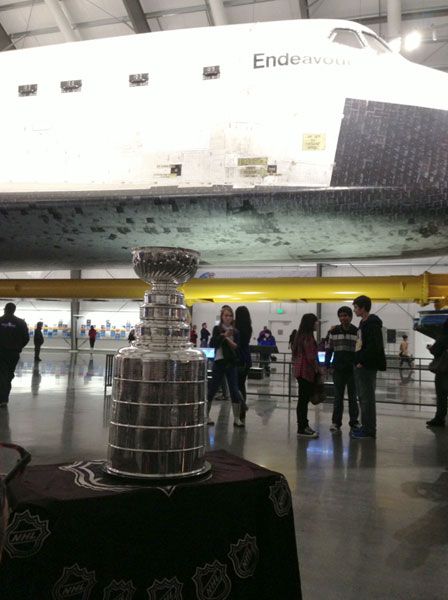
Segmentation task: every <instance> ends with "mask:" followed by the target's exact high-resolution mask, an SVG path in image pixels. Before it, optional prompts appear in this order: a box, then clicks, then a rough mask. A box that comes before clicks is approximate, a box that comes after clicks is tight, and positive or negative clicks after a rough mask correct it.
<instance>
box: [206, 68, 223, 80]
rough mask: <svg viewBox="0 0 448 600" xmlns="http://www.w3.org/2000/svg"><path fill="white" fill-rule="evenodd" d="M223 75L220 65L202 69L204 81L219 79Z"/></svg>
mask: <svg viewBox="0 0 448 600" xmlns="http://www.w3.org/2000/svg"><path fill="white" fill-rule="evenodd" d="M220 75H221V69H220V68H219V65H215V66H213V67H204V68H203V69H202V79H219V77H220Z"/></svg>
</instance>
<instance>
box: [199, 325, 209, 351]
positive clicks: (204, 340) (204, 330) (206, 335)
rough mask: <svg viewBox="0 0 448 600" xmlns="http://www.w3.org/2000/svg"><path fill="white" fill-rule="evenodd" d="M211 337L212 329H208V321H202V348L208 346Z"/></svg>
mask: <svg viewBox="0 0 448 600" xmlns="http://www.w3.org/2000/svg"><path fill="white" fill-rule="evenodd" d="M209 337H210V331H209V330H208V329H207V323H202V328H201V337H200V340H201V342H200V344H201V348H207V346H208V338H209Z"/></svg>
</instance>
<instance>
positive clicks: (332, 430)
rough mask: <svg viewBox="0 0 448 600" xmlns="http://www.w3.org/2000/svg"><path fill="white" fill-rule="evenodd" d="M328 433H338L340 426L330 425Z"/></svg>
mask: <svg viewBox="0 0 448 600" xmlns="http://www.w3.org/2000/svg"><path fill="white" fill-rule="evenodd" d="M330 431H331V433H340V431H341V426H340V425H336V423H332V424H331V425H330Z"/></svg>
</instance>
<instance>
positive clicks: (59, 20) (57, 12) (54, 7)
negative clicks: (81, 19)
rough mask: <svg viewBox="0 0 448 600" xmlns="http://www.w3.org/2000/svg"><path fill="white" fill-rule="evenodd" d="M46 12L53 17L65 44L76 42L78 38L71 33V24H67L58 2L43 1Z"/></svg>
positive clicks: (55, 0)
mask: <svg viewBox="0 0 448 600" xmlns="http://www.w3.org/2000/svg"><path fill="white" fill-rule="evenodd" d="M45 4H46V5H47V8H48V10H49V11H50V12H51V14H52V15H53V18H54V20H55V21H56V24H57V26H58V27H59V29H60V31H61V33H62V34H63V36H64V38H65V41H66V42H77V41H78V37H77V35H76V33H75V32H74V31H73V28H72V25H71V23H69V21H68V19H67V17H66V16H65V13H64V11H63V10H62V7H61V5H60V3H59V0H45Z"/></svg>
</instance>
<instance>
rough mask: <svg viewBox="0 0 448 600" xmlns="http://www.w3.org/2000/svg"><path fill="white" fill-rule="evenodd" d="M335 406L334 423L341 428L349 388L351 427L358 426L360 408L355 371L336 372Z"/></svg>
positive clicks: (334, 375)
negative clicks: (345, 398) (345, 394)
mask: <svg viewBox="0 0 448 600" xmlns="http://www.w3.org/2000/svg"><path fill="white" fill-rule="evenodd" d="M333 383H334V404H333V418H332V419H331V420H332V422H333V423H334V424H335V425H337V426H338V427H340V426H341V425H342V415H343V414H344V393H345V388H347V394H348V412H349V415H350V421H349V425H350V427H354V426H355V425H357V424H358V416H359V407H358V401H357V399H356V387H355V377H354V374H353V369H343V370H340V371H338V370H336V369H335V370H334V372H333Z"/></svg>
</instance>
